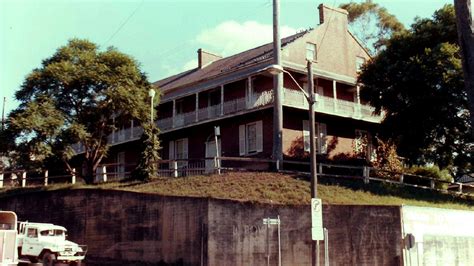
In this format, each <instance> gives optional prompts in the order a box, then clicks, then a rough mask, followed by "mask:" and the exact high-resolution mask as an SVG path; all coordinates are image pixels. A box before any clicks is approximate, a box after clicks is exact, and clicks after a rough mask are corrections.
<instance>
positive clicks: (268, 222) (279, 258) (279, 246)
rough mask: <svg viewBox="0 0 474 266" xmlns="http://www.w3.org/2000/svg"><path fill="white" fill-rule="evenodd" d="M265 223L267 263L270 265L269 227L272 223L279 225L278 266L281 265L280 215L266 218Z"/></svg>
mask: <svg viewBox="0 0 474 266" xmlns="http://www.w3.org/2000/svg"><path fill="white" fill-rule="evenodd" d="M263 225H266V226H267V265H268V266H269V265H270V241H269V232H268V230H269V227H270V225H278V266H281V244H280V239H281V237H280V215H278V218H276V219H272V218H264V219H263Z"/></svg>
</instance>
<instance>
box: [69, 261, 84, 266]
mask: <svg viewBox="0 0 474 266" xmlns="http://www.w3.org/2000/svg"><path fill="white" fill-rule="evenodd" d="M69 265H70V266H81V265H82V263H81V262H80V261H74V262H71V263H69Z"/></svg>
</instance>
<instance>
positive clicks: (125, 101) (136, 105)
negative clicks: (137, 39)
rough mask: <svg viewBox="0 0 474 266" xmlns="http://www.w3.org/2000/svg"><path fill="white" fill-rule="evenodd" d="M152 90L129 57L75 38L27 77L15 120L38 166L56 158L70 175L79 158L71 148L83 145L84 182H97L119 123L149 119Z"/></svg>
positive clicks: (21, 140) (22, 142)
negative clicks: (74, 159)
mask: <svg viewBox="0 0 474 266" xmlns="http://www.w3.org/2000/svg"><path fill="white" fill-rule="evenodd" d="M151 86H152V85H151V84H150V83H149V82H148V81H147V77H146V75H145V74H144V73H143V72H141V71H140V69H139V67H138V64H137V62H136V61H135V60H133V59H132V58H130V57H129V56H127V55H125V54H123V53H121V52H119V51H117V50H116V49H115V48H113V47H109V48H108V49H107V50H105V51H99V49H98V47H97V45H95V44H94V43H91V42H89V41H87V40H80V39H72V40H70V41H69V42H68V44H67V45H66V46H63V47H60V48H59V49H58V50H57V51H56V52H55V53H54V54H53V56H51V57H50V58H47V59H45V60H44V61H43V62H42V66H41V68H38V69H34V70H33V71H32V72H31V73H30V74H29V75H28V76H27V77H26V80H25V81H24V82H23V84H22V86H21V88H20V90H18V91H17V92H16V94H15V97H16V99H17V100H18V101H20V106H19V107H18V109H16V110H14V111H13V112H12V114H11V116H10V121H11V125H12V127H13V128H14V129H15V131H16V132H17V141H18V142H19V143H20V144H19V146H20V147H23V149H21V150H23V152H24V153H26V154H27V155H29V156H27V157H30V158H32V159H34V160H35V161H37V162H44V161H45V160H47V159H48V158H52V157H54V158H57V159H60V160H61V161H62V162H64V164H65V166H66V168H67V169H68V170H69V171H72V168H71V166H70V164H69V162H68V161H69V159H70V158H71V157H72V156H74V155H75V153H74V151H73V149H72V147H71V145H73V144H76V143H80V144H82V145H83V146H84V148H85V153H84V163H85V166H86V167H85V168H86V173H85V175H84V179H85V181H86V182H87V183H92V182H93V176H94V173H95V170H96V168H97V167H98V165H99V163H100V162H101V161H102V159H103V158H104V157H106V156H107V151H108V148H109V146H108V144H107V136H108V135H110V134H111V133H112V131H113V130H114V128H115V124H114V122H115V123H116V124H120V123H124V122H125V121H130V119H136V120H138V121H142V119H143V120H144V121H148V120H149V100H148V96H147V95H148V94H147V93H148V90H149V89H150V88H151ZM154 140H155V141H158V138H154Z"/></svg>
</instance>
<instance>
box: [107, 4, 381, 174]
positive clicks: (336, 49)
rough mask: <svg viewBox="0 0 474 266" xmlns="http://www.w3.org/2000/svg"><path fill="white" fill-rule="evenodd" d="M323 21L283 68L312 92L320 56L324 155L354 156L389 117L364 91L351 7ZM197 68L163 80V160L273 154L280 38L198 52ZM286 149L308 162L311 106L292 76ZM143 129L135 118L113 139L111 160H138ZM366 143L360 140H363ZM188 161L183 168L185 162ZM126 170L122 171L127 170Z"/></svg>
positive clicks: (323, 11)
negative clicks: (229, 52) (310, 79)
mask: <svg viewBox="0 0 474 266" xmlns="http://www.w3.org/2000/svg"><path fill="white" fill-rule="evenodd" d="M319 15H320V25H318V26H317V27H316V28H314V29H311V30H307V31H302V32H299V33H297V34H295V35H292V36H289V37H286V38H283V39H282V42H281V43H282V48H281V54H282V66H283V67H284V69H285V70H286V71H288V72H289V73H290V74H291V75H292V76H293V77H294V78H295V79H296V81H297V82H298V83H299V84H301V85H302V86H303V87H304V88H305V89H306V88H307V86H306V84H307V74H306V73H307V69H306V60H307V58H310V59H311V60H313V71H314V73H313V76H314V78H315V81H314V84H315V88H314V90H315V93H316V94H317V103H316V108H315V109H316V121H317V125H316V129H317V134H316V135H317V148H318V153H320V154H322V155H325V156H327V157H329V158H332V157H334V156H338V155H341V154H345V155H351V154H354V148H356V146H358V145H359V144H360V143H357V142H360V141H361V139H362V138H364V137H367V138H366V139H368V140H370V135H371V133H373V132H374V131H375V130H376V128H377V125H378V124H379V123H380V121H381V119H382V117H381V116H380V115H374V114H373V108H372V107H370V106H369V105H367V104H366V103H365V102H363V101H362V100H361V98H360V96H359V93H360V92H359V87H358V86H357V82H356V81H357V73H358V69H359V68H360V66H361V65H362V64H363V63H364V62H366V61H367V60H368V59H369V58H370V57H369V54H368V52H367V50H366V49H364V47H363V46H362V45H361V44H360V42H358V41H357V39H356V38H355V37H354V36H353V35H352V34H351V33H350V32H349V30H348V19H347V12H346V11H345V10H342V9H338V8H332V7H328V6H325V5H320V6H319ZM198 62H199V63H198V66H197V67H196V68H195V69H192V70H189V71H185V72H183V73H180V74H177V75H174V76H171V77H168V78H165V79H163V80H159V81H157V82H155V83H154V85H155V86H156V87H157V88H159V90H160V91H161V93H162V96H161V102H160V104H159V106H158V107H157V121H156V123H157V125H158V127H159V128H160V130H161V134H160V141H161V146H162V149H161V153H160V154H161V158H162V159H189V158H204V157H213V156H215V155H216V153H217V151H216V138H215V136H214V133H215V130H214V129H215V127H219V128H220V137H219V138H217V142H218V143H217V144H218V147H219V149H218V150H219V153H220V154H219V155H220V156H226V157H239V156H241V157H258V158H268V159H270V158H271V156H272V148H273V147H272V145H273V108H274V105H273V76H272V75H271V74H270V73H268V71H266V70H265V69H266V68H267V67H268V66H270V65H272V64H273V46H272V43H269V44H266V45H262V46H260V47H256V48H253V49H250V50H247V51H244V52H241V53H239V54H236V55H233V56H229V57H226V58H221V57H220V56H218V55H214V54H212V53H209V52H206V51H203V50H202V49H199V50H198ZM283 87H284V88H283V93H282V95H283V98H282V104H283V132H282V142H283V154H284V158H286V159H301V158H302V157H305V156H307V152H308V151H309V124H308V104H307V102H306V99H305V97H304V94H303V93H302V92H301V91H300V90H299V89H298V87H297V85H296V84H295V82H294V81H293V80H292V78H291V77H290V76H289V75H288V74H284V84H283ZM140 134H141V130H140V127H139V126H137V125H134V124H133V122H131V124H130V125H129V126H123V128H122V129H121V130H118V131H117V132H115V133H114V134H112V135H111V136H110V137H109V141H110V143H111V144H112V145H113V146H112V149H111V152H110V153H109V154H110V155H109V157H108V158H107V160H108V161H109V162H116V163H119V164H122V163H125V162H127V163H131V162H132V163H133V162H136V161H137V156H138V151H137V150H136V148H135V147H136V146H137V145H136V144H135V143H134V142H136V141H137V140H138V138H139V137H140ZM359 146H360V145H359ZM181 166H183V165H181ZM120 170H121V169H119V171H120Z"/></svg>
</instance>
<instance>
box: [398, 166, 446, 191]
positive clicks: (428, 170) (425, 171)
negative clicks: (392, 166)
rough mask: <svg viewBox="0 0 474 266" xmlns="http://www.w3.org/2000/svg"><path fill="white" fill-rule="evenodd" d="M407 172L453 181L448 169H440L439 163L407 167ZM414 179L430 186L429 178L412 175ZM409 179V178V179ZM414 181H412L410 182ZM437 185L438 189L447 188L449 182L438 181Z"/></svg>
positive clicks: (418, 182) (420, 183)
mask: <svg viewBox="0 0 474 266" xmlns="http://www.w3.org/2000/svg"><path fill="white" fill-rule="evenodd" d="M407 172H408V173H410V174H413V175H419V176H426V177H431V178H434V179H435V180H441V181H447V182H451V181H452V180H453V177H452V176H451V174H450V173H449V171H448V170H447V169H443V170H441V169H439V167H438V166H437V165H435V166H412V167H410V168H408V169H407ZM408 177H409V176H408ZM411 179H412V181H413V182H414V183H416V184H419V185H423V186H430V181H429V180H424V179H421V178H417V177H411ZM407 181H408V180H407ZM410 183H412V182H410ZM435 187H436V188H438V189H447V188H448V184H447V183H442V182H436V183H435Z"/></svg>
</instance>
